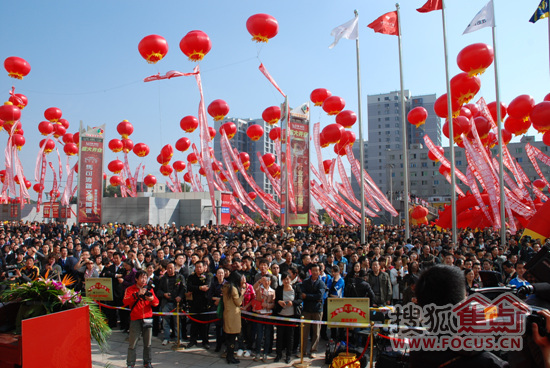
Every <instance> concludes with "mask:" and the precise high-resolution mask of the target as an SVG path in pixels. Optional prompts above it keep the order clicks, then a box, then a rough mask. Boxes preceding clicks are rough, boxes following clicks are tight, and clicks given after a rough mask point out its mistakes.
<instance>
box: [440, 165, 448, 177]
mask: <svg viewBox="0 0 550 368" xmlns="http://www.w3.org/2000/svg"><path fill="white" fill-rule="evenodd" d="M439 173H440V174H441V175H443V176H447V175H451V168H450V167H448V166H444V165H441V166H439Z"/></svg>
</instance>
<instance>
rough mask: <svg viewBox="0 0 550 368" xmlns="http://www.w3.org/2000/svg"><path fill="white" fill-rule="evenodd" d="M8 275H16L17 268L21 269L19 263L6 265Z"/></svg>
mask: <svg viewBox="0 0 550 368" xmlns="http://www.w3.org/2000/svg"><path fill="white" fill-rule="evenodd" d="M4 269H5V271H6V273H7V274H8V277H15V270H17V269H19V266H18V265H6V266H5V267H4Z"/></svg>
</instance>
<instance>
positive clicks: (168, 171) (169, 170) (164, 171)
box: [159, 164, 174, 176]
mask: <svg viewBox="0 0 550 368" xmlns="http://www.w3.org/2000/svg"><path fill="white" fill-rule="evenodd" d="M159 171H160V173H161V174H162V175H164V176H170V174H172V172H173V171H174V169H172V166H170V165H168V164H167V165H162V166H161V167H160V169H159Z"/></svg>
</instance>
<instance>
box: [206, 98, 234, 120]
mask: <svg viewBox="0 0 550 368" xmlns="http://www.w3.org/2000/svg"><path fill="white" fill-rule="evenodd" d="M207 110H208V114H209V115H210V116H212V117H213V118H214V121H219V120H223V118H225V116H226V115H227V113H228V112H229V105H228V104H227V102H225V101H224V100H214V101H212V102H211V103H210V105H208V109H207Z"/></svg>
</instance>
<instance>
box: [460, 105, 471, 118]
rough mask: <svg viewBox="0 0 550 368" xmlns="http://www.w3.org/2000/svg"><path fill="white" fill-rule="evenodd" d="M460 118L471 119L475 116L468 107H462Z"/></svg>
mask: <svg viewBox="0 0 550 368" xmlns="http://www.w3.org/2000/svg"><path fill="white" fill-rule="evenodd" d="M459 116H464V117H465V118H466V119H468V120H469V119H471V118H473V117H474V116H473V115H472V112H471V111H470V109H469V108H467V107H466V106H462V107H461V108H460V113H459Z"/></svg>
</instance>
